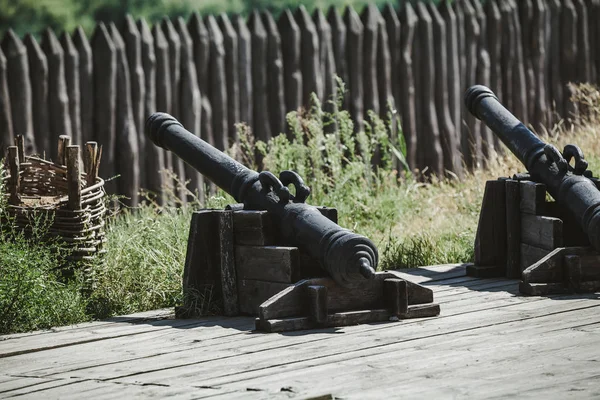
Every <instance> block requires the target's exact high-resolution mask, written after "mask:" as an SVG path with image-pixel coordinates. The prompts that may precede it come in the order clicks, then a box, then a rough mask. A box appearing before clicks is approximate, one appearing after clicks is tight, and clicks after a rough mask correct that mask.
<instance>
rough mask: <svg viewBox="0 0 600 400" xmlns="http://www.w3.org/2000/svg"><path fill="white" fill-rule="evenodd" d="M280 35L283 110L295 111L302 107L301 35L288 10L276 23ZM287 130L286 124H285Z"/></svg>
mask: <svg viewBox="0 0 600 400" xmlns="http://www.w3.org/2000/svg"><path fill="white" fill-rule="evenodd" d="M277 27H278V28H279V34H280V35H281V56H282V60H283V86H284V89H285V90H284V94H285V109H286V110H287V111H288V112H289V111H297V110H298V109H299V108H300V106H301V105H302V70H301V69H300V54H301V53H300V52H301V47H300V45H301V33H300V27H298V24H297V23H296V20H295V19H294V15H293V14H292V12H291V11H290V10H285V11H284V12H283V13H281V16H280V17H279V21H277ZM286 130H287V124H286ZM290 139H291V138H290Z"/></svg>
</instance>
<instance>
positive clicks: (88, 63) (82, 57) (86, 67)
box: [73, 26, 94, 143]
mask: <svg viewBox="0 0 600 400" xmlns="http://www.w3.org/2000/svg"><path fill="white" fill-rule="evenodd" d="M73 44H74V45H75V48H76V49H77V54H78V56H79V94H80V96H81V97H80V101H79V124H80V127H81V140H82V143H86V142H88V141H90V140H92V137H93V136H94V75H93V74H92V73H93V70H94V69H93V67H94V58H93V55H92V48H91V47H90V43H89V42H88V39H87V37H86V35H85V32H84V31H83V28H82V27H81V26H78V27H77V28H76V29H75V31H74V32H73Z"/></svg>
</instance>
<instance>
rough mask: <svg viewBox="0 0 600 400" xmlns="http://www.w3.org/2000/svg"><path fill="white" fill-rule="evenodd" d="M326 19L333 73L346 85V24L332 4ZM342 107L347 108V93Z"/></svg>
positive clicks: (347, 79)
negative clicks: (333, 64)
mask: <svg viewBox="0 0 600 400" xmlns="http://www.w3.org/2000/svg"><path fill="white" fill-rule="evenodd" d="M327 21H328V22H329V26H330V27H331V46H332V50H333V58H334V63H335V73H336V75H337V76H339V77H340V78H341V79H342V82H344V84H345V85H348V83H349V78H348V65H347V63H346V60H347V56H346V40H347V37H346V36H347V30H346V25H344V20H343V19H342V16H341V15H340V13H339V12H338V10H337V8H336V6H334V5H332V6H331V7H329V12H328V13H327ZM342 107H343V108H344V109H348V95H347V93H346V95H345V96H344V101H343V103H342Z"/></svg>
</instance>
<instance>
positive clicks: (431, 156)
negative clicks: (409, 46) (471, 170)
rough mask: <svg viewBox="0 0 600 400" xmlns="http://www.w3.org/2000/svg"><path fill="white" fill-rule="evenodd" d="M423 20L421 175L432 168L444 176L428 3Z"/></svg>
mask: <svg viewBox="0 0 600 400" xmlns="http://www.w3.org/2000/svg"><path fill="white" fill-rule="evenodd" d="M417 14H418V16H419V24H418V29H419V38H420V42H419V44H420V48H419V54H420V58H419V64H418V67H417V68H418V70H419V71H420V74H419V75H420V85H419V86H418V89H417V93H419V92H420V95H421V101H420V103H421V115H420V118H421V120H420V123H419V128H420V129H421V131H419V132H418V135H419V139H418V140H419V141H420V142H422V143H423V144H425V143H426V145H423V146H419V152H418V154H419V155H420V163H419V167H420V169H421V171H423V170H424V169H425V168H428V173H429V174H435V175H437V176H443V175H444V155H443V153H442V146H441V144H440V130H439V126H438V122H437V111H436V108H435V86H434V81H435V69H436V67H435V56H434V48H433V46H434V41H433V26H432V25H433V21H432V19H431V15H430V14H429V11H427V6H426V5H425V3H418V4H417Z"/></svg>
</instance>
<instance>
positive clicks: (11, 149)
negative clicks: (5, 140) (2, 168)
mask: <svg viewBox="0 0 600 400" xmlns="http://www.w3.org/2000/svg"><path fill="white" fill-rule="evenodd" d="M8 171H9V172H10V181H9V182H8V186H9V188H8V190H9V193H10V197H9V198H8V202H9V204H11V205H19V204H20V203H21V197H20V192H21V176H20V175H19V149H18V148H17V146H8Z"/></svg>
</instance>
